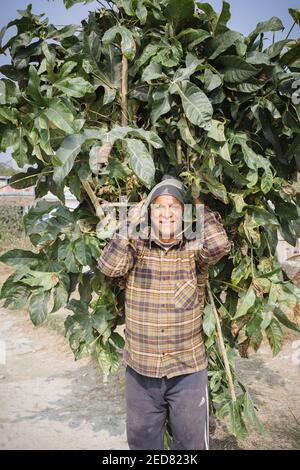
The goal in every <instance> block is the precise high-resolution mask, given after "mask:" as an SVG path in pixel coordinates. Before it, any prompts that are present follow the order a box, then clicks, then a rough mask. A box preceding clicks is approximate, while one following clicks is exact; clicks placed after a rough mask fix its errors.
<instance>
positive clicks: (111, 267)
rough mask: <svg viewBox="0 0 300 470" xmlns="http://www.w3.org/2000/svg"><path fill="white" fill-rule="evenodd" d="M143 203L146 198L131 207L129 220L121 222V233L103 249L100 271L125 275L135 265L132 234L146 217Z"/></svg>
mask: <svg viewBox="0 0 300 470" xmlns="http://www.w3.org/2000/svg"><path fill="white" fill-rule="evenodd" d="M143 203H144V200H141V201H140V202H139V203H137V204H135V206H134V207H133V208H131V210H130V211H129V214H128V220H124V221H122V222H121V224H120V227H119V233H118V234H116V237H114V238H112V240H111V241H110V242H109V243H108V244H107V245H106V246H105V248H104V249H103V251H102V253H101V256H100V258H99V260H98V263H97V264H98V268H99V269H100V271H101V272H102V273H103V274H105V275H106V276H109V277H119V276H125V274H127V273H128V271H129V270H130V269H131V268H132V267H133V266H134V264H135V262H136V259H137V249H136V243H135V241H134V239H132V234H133V231H134V229H135V226H136V224H138V223H140V222H141V221H142V220H143V219H144V217H143V216H142V215H141V210H142V205H143ZM124 229H125V234H124Z"/></svg>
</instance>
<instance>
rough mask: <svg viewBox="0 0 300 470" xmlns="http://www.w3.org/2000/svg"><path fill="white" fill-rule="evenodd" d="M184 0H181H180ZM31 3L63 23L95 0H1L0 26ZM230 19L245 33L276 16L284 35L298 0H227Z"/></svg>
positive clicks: (214, 0)
mask: <svg viewBox="0 0 300 470" xmlns="http://www.w3.org/2000/svg"><path fill="white" fill-rule="evenodd" d="M182 1H184V0H182ZM29 3H31V4H32V6H33V13H35V14H40V13H45V14H46V16H47V17H48V18H49V20H50V22H51V23H53V24H55V25H62V26H63V25H66V24H80V21H81V20H82V19H84V18H85V17H87V16H88V12H89V11H93V10H95V9H96V8H97V7H98V6H99V4H98V3H97V1H96V0H95V1H94V2H92V3H89V4H88V5H82V4H77V5H74V6H73V7H72V8H70V9H68V10H67V9H66V8H65V7H64V4H63V0H31V2H30V1H28V0H1V17H0V29H1V28H2V27H3V26H5V25H6V24H7V23H8V22H9V21H11V20H13V19H15V18H17V17H18V13H17V10H18V9H21V10H22V9H25V8H26V6H27V5H28V4H29ZM209 3H210V4H211V5H212V7H213V8H214V9H215V10H216V11H220V10H221V8H222V0H210V1H209ZM229 3H230V5H231V19H230V21H229V23H228V26H229V27H230V28H231V29H232V30H234V31H239V32H241V33H243V34H244V35H248V34H249V33H250V32H251V31H253V30H254V29H255V26H256V25H257V23H258V22H260V21H266V20H268V19H270V18H271V17H272V16H277V17H278V18H280V19H281V21H282V23H283V25H284V27H285V29H284V31H283V32H276V36H275V39H276V40H280V39H284V38H285V36H286V35H287V33H288V31H289V29H290V27H291V26H292V24H293V20H292V18H291V16H290V15H289V13H288V8H297V9H300V0H231V1H229ZM299 29H300V28H299V26H295V27H294V29H293V31H292V34H291V36H290V37H297V38H299V37H300V31H299ZM13 32H14V30H13V28H11V32H7V33H6V35H5V36H4V43H5V41H6V40H7V39H8V38H9V35H11V34H12V33H13ZM271 41H272V37H271V35H269V37H268V38H267V39H266V42H265V46H266V47H267V46H268V45H270V44H271ZM8 62H9V59H8V58H7V57H5V56H1V55H0V65H1V64H4V63H8ZM5 159H8V160H11V158H10V157H9V156H4V155H3V154H0V161H1V162H2V163H4V162H5Z"/></svg>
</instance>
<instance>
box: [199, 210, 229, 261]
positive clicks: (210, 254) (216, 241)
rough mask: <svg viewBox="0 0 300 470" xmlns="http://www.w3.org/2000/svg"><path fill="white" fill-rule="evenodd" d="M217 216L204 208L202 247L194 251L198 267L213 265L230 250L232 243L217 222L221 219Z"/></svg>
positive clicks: (217, 214)
mask: <svg viewBox="0 0 300 470" xmlns="http://www.w3.org/2000/svg"><path fill="white" fill-rule="evenodd" d="M218 216H219V213H218V212H217V213H216V214H215V213H214V212H213V211H212V210H211V209H210V208H209V207H208V206H206V205H205V206H204V227H203V230H204V235H203V236H204V241H203V245H202V247H200V248H199V249H196V251H195V258H196V261H197V262H198V263H199V264H200V265H201V264H202V265H203V264H206V265H214V264H216V263H217V262H218V261H219V260H220V259H221V258H223V256H224V255H226V254H228V253H229V252H230V250H231V247H232V241H230V240H229V239H228V237H227V234H226V231H225V229H224V227H223V225H222V224H221V222H220V220H218V219H221V217H220V216H219V217H218Z"/></svg>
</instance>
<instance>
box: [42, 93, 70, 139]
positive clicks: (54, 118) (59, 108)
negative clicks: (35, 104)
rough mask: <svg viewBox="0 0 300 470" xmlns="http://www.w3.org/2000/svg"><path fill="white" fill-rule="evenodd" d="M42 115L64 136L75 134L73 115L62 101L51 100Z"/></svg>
mask: <svg viewBox="0 0 300 470" xmlns="http://www.w3.org/2000/svg"><path fill="white" fill-rule="evenodd" d="M44 113H45V115H46V116H47V118H48V119H49V120H50V121H51V122H52V123H53V124H54V125H55V126H56V127H58V128H59V129H61V130H62V131H64V132H65V133H66V134H74V133H76V128H75V123H74V115H73V113H72V112H71V111H70V109H69V108H68V107H67V106H66V105H65V104H64V103H63V102H62V101H59V100H58V99H53V100H52V101H51V103H50V105H49V108H48V109H46V110H45V111H44Z"/></svg>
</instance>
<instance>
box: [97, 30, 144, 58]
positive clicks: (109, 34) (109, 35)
mask: <svg viewBox="0 0 300 470" xmlns="http://www.w3.org/2000/svg"><path fill="white" fill-rule="evenodd" d="M117 34H119V35H120V36H121V50H122V54H124V55H125V57H127V59H129V60H133V59H134V56H135V51H136V46H135V42H134V39H133V35H132V33H131V32H130V31H129V29H127V28H125V26H113V27H112V28H110V29H108V30H107V31H105V33H104V35H103V37H102V43H103V44H105V45H108V44H111V43H112V42H113V41H114V39H115V37H116V35H117Z"/></svg>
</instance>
